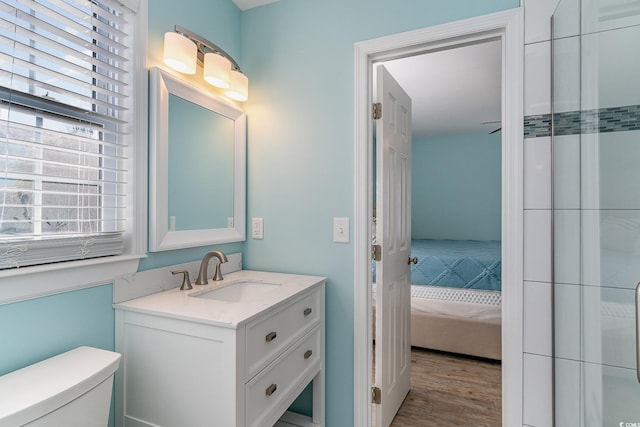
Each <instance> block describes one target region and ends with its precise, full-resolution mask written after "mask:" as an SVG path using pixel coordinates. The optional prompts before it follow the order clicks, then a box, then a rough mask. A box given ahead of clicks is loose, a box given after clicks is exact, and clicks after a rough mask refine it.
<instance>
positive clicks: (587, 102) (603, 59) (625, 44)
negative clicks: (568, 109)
mask: <svg viewBox="0 0 640 427" xmlns="http://www.w3.org/2000/svg"><path fill="white" fill-rule="evenodd" d="M638 40H640V25H638V26H635V27H629V28H620V29H616V30H613V31H604V32H599V33H594V34H585V35H584V36H582V45H581V53H582V77H581V81H582V93H581V97H582V109H583V110H590V109H595V108H606V107H620V106H625V105H637V104H640V90H638V89H637V87H635V88H634V86H633V82H636V81H637V78H638V76H639V75H640V54H638Z"/></svg>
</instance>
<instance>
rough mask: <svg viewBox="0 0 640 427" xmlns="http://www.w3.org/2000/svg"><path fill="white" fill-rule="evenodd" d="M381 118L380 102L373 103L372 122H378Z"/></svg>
mask: <svg viewBox="0 0 640 427" xmlns="http://www.w3.org/2000/svg"><path fill="white" fill-rule="evenodd" d="M381 118H382V102H374V103H373V120H379V119H381Z"/></svg>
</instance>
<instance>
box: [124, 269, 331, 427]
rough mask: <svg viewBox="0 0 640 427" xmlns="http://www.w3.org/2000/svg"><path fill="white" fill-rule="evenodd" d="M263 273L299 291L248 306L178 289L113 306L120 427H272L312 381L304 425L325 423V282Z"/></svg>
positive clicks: (279, 293) (280, 293) (283, 291)
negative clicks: (287, 280) (119, 360)
mask: <svg viewBox="0 0 640 427" xmlns="http://www.w3.org/2000/svg"><path fill="white" fill-rule="evenodd" d="M239 273H245V272H239ZM264 274H267V275H268V277H269V279H268V280H270V281H272V282H275V281H277V280H280V281H282V280H284V279H283V278H285V277H286V278H290V279H291V280H290V283H291V284H292V285H291V286H290V287H289V288H287V289H285V287H284V286H283V288H282V289H281V290H278V291H277V292H272V294H273V295H270V294H267V295H266V296H265V298H264V299H263V300H261V301H253V302H250V303H240V302H238V303H228V302H227V303H223V302H219V301H209V300H205V299H201V298H195V297H193V296H189V295H188V293H185V292H184V291H183V292H180V291H178V290H172V291H167V292H163V293H161V294H160V295H150V296H147V297H143V298H139V299H137V300H132V301H127V302H125V303H121V304H115V305H114V308H115V309H116V351H119V352H121V353H122V365H121V368H120V370H119V372H118V376H117V377H116V425H124V426H135V427H140V426H176V427H178V426H180V427H182V426H189V427H198V426H216V427H234V426H237V427H242V426H247V427H267V426H273V425H274V424H276V423H277V422H278V420H279V419H280V417H281V416H282V415H283V414H284V413H285V412H286V411H287V408H288V407H289V406H290V405H291V403H292V402H293V401H294V400H295V398H296V397H297V396H298V395H299V394H300V393H301V392H302V390H304V388H305V387H306V386H307V385H308V384H309V383H310V382H311V381H313V419H311V418H308V419H306V420H304V421H303V422H302V423H301V424H300V425H309V426H316V425H324V294H325V290H324V278H318V277H310V276H293V275H277V274H276V275H275V276H274V275H273V274H269V273H264ZM229 276H233V274H232V275H229ZM261 277H262V276H261ZM295 278H298V283H297V284H296V280H295ZM228 280H233V277H232V278H231V279H228V278H225V281H228ZM199 288H200V289H202V288H201V287H199ZM162 294H164V295H162ZM172 298H173V300H172ZM234 304H236V305H237V307H236V308H235V309H234V307H233V305H234ZM215 310H217V313H211V311H215ZM237 311H240V313H238V312H237ZM303 418H304V417H296V419H303ZM287 425H289V424H287Z"/></svg>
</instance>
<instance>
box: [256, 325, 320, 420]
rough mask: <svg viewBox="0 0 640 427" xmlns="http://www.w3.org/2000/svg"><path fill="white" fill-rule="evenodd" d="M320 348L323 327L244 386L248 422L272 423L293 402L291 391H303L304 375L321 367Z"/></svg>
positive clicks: (293, 396) (293, 397)
mask: <svg viewBox="0 0 640 427" xmlns="http://www.w3.org/2000/svg"><path fill="white" fill-rule="evenodd" d="M321 351H322V347H321V329H320V328H317V329H316V330H315V331H314V332H312V333H310V334H309V335H308V336H307V337H306V338H303V339H302V340H301V341H300V342H299V343H297V344H296V345H295V347H294V348H293V350H292V351H290V352H288V353H286V355H285V356H283V357H281V358H279V359H277V360H276V361H275V362H274V363H273V364H272V365H270V366H269V367H267V368H266V369H265V370H264V371H263V372H261V373H260V374H259V375H257V376H256V377H255V378H254V379H252V380H251V381H249V383H247V384H246V386H245V408H246V409H245V415H246V425H247V426H249V427H263V426H266V425H272V424H273V423H274V422H275V421H276V420H277V419H278V418H279V417H280V416H281V415H282V413H284V411H286V409H287V408H288V407H289V405H290V404H291V403H293V400H294V399H295V397H296V396H297V394H295V395H292V394H291V392H292V391H294V389H295V388H296V387H297V388H300V390H299V392H300V391H302V388H304V387H305V386H306V383H305V384H302V383H301V381H302V380H303V379H304V377H305V376H307V375H309V374H310V373H313V372H314V371H317V370H318V369H320V363H321V354H320V353H321ZM288 400H290V401H288ZM274 417H275V418H274Z"/></svg>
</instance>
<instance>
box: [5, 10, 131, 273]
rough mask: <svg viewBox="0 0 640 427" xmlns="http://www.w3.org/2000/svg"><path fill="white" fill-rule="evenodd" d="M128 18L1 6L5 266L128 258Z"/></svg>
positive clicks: (109, 13) (116, 14)
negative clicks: (123, 253)
mask: <svg viewBox="0 0 640 427" xmlns="http://www.w3.org/2000/svg"><path fill="white" fill-rule="evenodd" d="M128 13H129V11H128V9H126V8H124V7H123V6H121V4H120V2H115V1H111V0H93V1H82V0H51V1H46V0H0V268H4V269H6V268H15V267H22V266H28V265H35V264H45V263H51V262H60V261H68V260H77V259H84V258H93V257H100V256H109V255H118V254H121V253H122V252H123V250H124V231H125V229H124V227H125V224H126V222H125V218H126V213H125V212H126V207H125V202H126V194H124V193H123V191H124V188H125V184H126V180H127V175H128V173H127V168H128V167H129V166H128V161H127V156H128V149H127V146H126V144H125V142H126V140H127V138H126V135H127V133H128V132H129V126H128V123H127V121H128V120H129V118H128V117H129V113H128V111H129V105H128V104H129V102H130V99H129V97H128V96H127V95H128V93H129V92H130V90H129V88H128V86H129V85H128V81H129V78H130V77H129V76H130V72H129V71H130V70H129V67H130V62H132V61H128V60H127V58H128V57H129V56H130V53H129V52H128V49H127V45H128V43H129V39H128V36H127V33H128V32H129V30H130V25H128V23H127V21H128V20H127V14H128Z"/></svg>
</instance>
